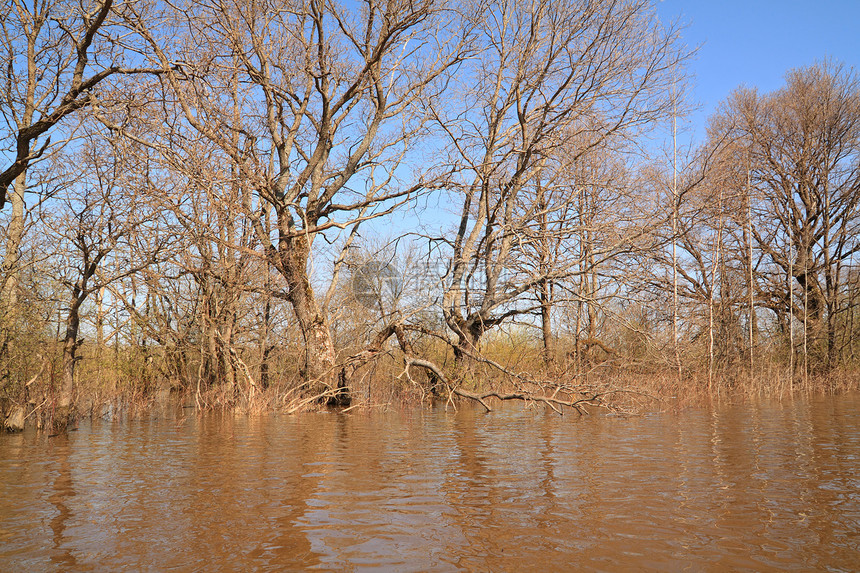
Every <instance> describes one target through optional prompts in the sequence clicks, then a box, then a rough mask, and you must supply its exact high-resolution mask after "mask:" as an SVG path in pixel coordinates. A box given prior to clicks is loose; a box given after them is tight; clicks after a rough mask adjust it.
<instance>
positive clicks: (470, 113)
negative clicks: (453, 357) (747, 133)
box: [437, 1, 683, 357]
mask: <svg viewBox="0 0 860 573" xmlns="http://www.w3.org/2000/svg"><path fill="white" fill-rule="evenodd" d="M478 25H479V30H480V36H479V46H480V48H481V52H480V55H479V56H478V57H477V58H476V59H475V60H474V63H473V66H472V68H471V69H470V71H469V73H466V74H464V75H463V77H462V83H461V84H460V89H461V90H462V94H463V96H462V97H463V99H464V100H465V101H466V105H465V108H464V109H463V108H460V107H453V108H441V109H438V110H437V116H438V118H439V121H440V123H441V124H442V126H443V127H444V129H445V130H446V132H447V134H448V135H449V138H450V156H451V159H450V162H451V164H452V165H453V166H454V170H453V172H452V176H451V177H450V179H449V183H448V185H449V187H450V188H451V189H452V190H454V191H455V192H456V193H457V195H456V196H457V197H458V200H459V201H460V205H461V211H460V215H459V224H458V226H457V228H456V231H455V234H454V238H453V239H452V240H450V248H451V260H450V279H449V283H448V287H447V289H446V291H445V297H444V301H443V311H444V316H445V321H446V323H447V325H448V327H449V328H450V329H451V330H452V331H453V332H454V334H455V335H456V337H457V341H456V343H455V347H456V353H457V355H458V356H460V357H462V356H464V355H466V354H468V353H474V352H476V350H477V348H476V345H477V343H478V341H479V340H480V338H481V336H482V335H483V334H484V333H485V332H486V331H487V330H489V329H491V328H493V327H494V326H497V325H499V324H501V323H502V322H504V321H505V320H507V319H509V318H511V317H512V316H516V315H519V314H522V313H524V312H530V308H529V307H528V305H525V306H524V305H522V304H521V300H522V297H523V295H524V294H525V293H528V292H530V291H532V290H533V289H535V288H544V289H546V285H547V282H548V281H552V280H558V279H561V278H564V277H566V276H568V275H570V274H571V273H572V272H574V271H573V270H572V269H571V268H569V267H568V268H554V269H553V270H552V271H548V270H547V269H546V268H543V269H542V268H541V266H540V265H537V266H536V267H535V268H534V269H533V271H532V272H530V273H526V274H520V275H518V276H517V275H516V274H515V273H513V272H511V271H512V269H514V267H515V265H513V264H512V263H513V258H514V254H515V246H516V245H517V244H518V242H519V241H522V240H523V235H524V230H525V229H526V228H528V227H529V226H530V225H532V223H533V222H534V221H535V220H538V221H540V219H541V218H543V217H545V216H546V209H547V207H546V205H545V201H543V200H542V199H541V198H540V197H537V198H536V200H535V202H534V203H533V204H532V205H531V206H529V208H528V209H526V210H518V209H516V208H515V206H516V205H518V204H519V205H523V204H524V203H525V202H524V201H523V200H522V196H523V194H524V193H525V190H526V189H529V188H531V187H533V186H535V185H536V184H537V183H538V182H539V181H541V172H542V171H544V169H545V166H546V161H547V158H549V157H550V156H552V155H553V154H554V153H556V152H557V151H558V150H566V153H567V161H569V162H570V163H575V162H576V161H577V160H578V157H579V156H582V155H585V154H587V153H588V152H590V151H591V150H592V149H594V148H597V147H600V146H601V145H603V144H604V143H605V142H606V141H607V140H609V139H610V138H614V137H619V136H621V134H628V135H629V134H632V133H633V132H634V131H635V130H637V129H638V128H641V127H643V126H644V125H645V124H647V123H648V122H653V121H654V120H657V119H660V118H662V117H665V116H666V115H667V113H668V112H669V111H670V103H671V97H669V89H668V88H669V86H670V83H671V79H672V74H671V72H672V70H674V69H675V67H676V66H677V64H678V63H679V61H680V60H681V59H682V57H683V56H682V54H681V53H680V52H679V51H678V49H677V46H676V41H675V40H676V33H675V32H676V31H675V30H673V29H668V30H666V29H663V28H662V27H661V26H660V24H659V23H658V22H657V20H656V17H655V15H654V13H653V12H652V11H651V7H650V5H649V3H648V2H645V1H641V2H640V1H634V2H579V1H559V2H524V3H519V2H506V1H499V2H491V3H490V4H489V5H488V6H487V8H486V9H485V11H484V12H483V14H482V15H481V21H480V22H479V24H478ZM577 142H580V143H581V142H587V144H586V145H580V146H577V145H576V143H577ZM558 208H559V206H558V205H556V206H555V207H552V209H558ZM542 209H543V210H542ZM506 273H508V275H507V276H505V275H506ZM541 285H544V286H543V287H541Z"/></svg>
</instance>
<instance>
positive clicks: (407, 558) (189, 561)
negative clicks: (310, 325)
mask: <svg viewBox="0 0 860 573" xmlns="http://www.w3.org/2000/svg"><path fill="white" fill-rule="evenodd" d="M858 567H860V396H857V395H850V396H839V397H835V398H820V399H814V400H811V401H798V402H793V403H782V404H765V405H760V406H755V407H753V406H723V407H714V408H711V409H701V410H690V411H685V412H681V413H678V414H655V415H649V416H643V417H636V418H628V419H624V418H616V417H601V416H595V417H589V418H583V419H577V418H575V417H564V418H560V417H558V416H556V415H554V414H545V413H543V412H535V411H533V410H522V409H520V408H509V409H503V410H501V411H498V412H494V413H492V414H484V413H483V412H480V411H474V410H462V411H460V412H457V413H453V412H447V413H446V412H444V411H442V410H438V411H418V412H407V413H387V414H351V415H339V414H314V415H303V416H263V417H256V418H245V417H233V416H223V415H205V416H201V417H199V418H189V419H187V420H184V419H183V420H161V421H158V420H150V421H143V422H126V423H105V422H102V423H100V422H96V423H93V424H92V425H82V426H81V429H80V430H79V431H78V432H74V433H71V434H69V435H68V436H59V437H56V438H47V437H46V436H44V435H43V434H36V433H25V434H23V435H20V434H19V435H3V436H0V571H42V570H46V571H52V570H53V571H79V570H99V571H102V570H107V571H115V570H129V571H137V570H167V569H173V570H177V571H204V570H205V571H211V570H223V571H234V570H248V569H261V570H284V569H305V568H315V569H321V570H341V569H353V570H354V569H378V570H398V571H409V570H413V571H427V570H431V571H432V570H439V571H449V570H478V571H486V570H492V571H502V570H540V569H543V570H547V569H551V570H557V569H562V568H576V569H583V570H601V571H615V570H628V569H630V568H635V569H637V570H660V571H663V570H696V571H701V570H706V571H725V570H729V569H732V570H755V571H768V570H771V571H785V570H796V571H808V570H834V571H840V570H842V571H853V570H857V568H858Z"/></svg>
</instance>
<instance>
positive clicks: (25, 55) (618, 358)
mask: <svg viewBox="0 0 860 573" xmlns="http://www.w3.org/2000/svg"><path fill="white" fill-rule="evenodd" d="M4 6H5V7H4V9H3V10H2V11H0V12H2V14H0V64H2V67H3V69H4V70H5V73H6V78H5V80H4V82H3V84H4V85H3V89H2V100H0V111H2V115H3V119H4V122H3V123H2V124H0V139H2V148H0V256H2V262H0V293H1V294H0V414H2V419H3V421H4V425H5V426H6V427H7V428H8V429H10V430H20V429H22V428H24V427H25V426H26V427H34V428H41V429H47V430H48V431H49V432H62V430H63V429H65V428H67V427H72V426H74V425H75V424H76V423H77V422H78V421H79V420H81V419H83V418H85V417H94V418H97V419H98V418H100V417H109V416H110V415H111V413H113V412H119V411H144V410H145V409H147V408H150V407H155V406H154V404H163V403H164V402H165V400H169V399H171V397H173V398H177V399H178V400H179V402H181V403H182V404H183V405H184V406H185V408H186V409H192V408H193V409H194V410H196V411H199V412H202V413H207V412H208V414H207V415H211V414H213V412H212V411H215V412H222V413H224V412H229V411H231V410H234V411H236V412H239V413H247V412H250V413H260V412H277V413H298V412H302V411H315V410H324V409H326V408H337V409H340V410H348V409H351V411H353V412H359V411H366V412H376V411H377V410H380V409H384V408H395V409H396V408H406V409H407V410H408V409H410V408H414V409H415V410H416V411H421V410H422V409H425V408H426V409H427V410H428V411H431V410H433V409H434V408H436V407H442V406H445V407H449V408H451V409H452V410H457V409H466V410H468V411H471V409H472V408H475V409H477V410H478V411H480V410H481V409H484V410H496V409H500V411H501V412H508V411H509V406H508V405H506V402H508V401H513V402H517V403H525V404H527V405H532V406H536V407H539V408H540V409H546V410H547V411H549V412H553V411H555V412H558V413H565V412H570V413H574V414H575V413H577V412H578V413H587V412H593V411H610V412H619V411H622V412H628V411H631V410H635V411H643V410H645V411H647V410H648V409H652V408H653V409H660V408H663V407H664V405H665V404H666V403H667V400H668V401H673V402H671V403H672V404H675V403H694V402H697V401H701V400H704V399H706V398H709V397H720V398H729V399H733V398H735V397H740V398H763V397H769V398H778V399H781V398H786V397H790V396H797V395H805V396H808V395H810V394H815V393H818V392H827V393H832V392H837V391H846V390H851V389H856V388H857V387H858V380H860V377H858V373H860V370H858V366H860V362H858V360H860V357H858V353H860V316H858V315H860V307H859V306H858V304H860V267H858V264H857V262H855V256H857V255H858V253H857V251H858V250H860V238H858V237H860V235H858V231H860V205H858V200H860V81H858V76H857V72H856V70H854V69H853V68H851V67H849V66H846V65H843V64H841V63H840V62H839V61H835V60H831V59H822V60H821V61H819V63H816V64H813V65H808V66H805V67H799V68H796V69H789V70H785V75H784V82H783V85H782V87H780V88H778V89H776V90H773V91H768V92H762V91H759V90H756V89H754V88H744V87H740V86H739V87H738V88H737V89H736V90H735V91H734V92H732V94H731V95H730V96H729V97H728V98H727V99H726V100H725V101H723V102H722V103H721V104H720V105H719V106H718V107H716V108H715V109H713V110H707V111H708V113H709V114H710V118H709V119H708V123H707V131H706V135H705V136H704V137H703V138H702V140H701V141H695V142H691V141H690V138H689V137H683V134H682V133H679V125H680V124H682V123H683V122H684V118H685V117H686V115H687V114H688V113H690V111H691V109H692V108H693V104H694V101H693V100H694V98H693V97H692V96H691V87H690V86H691V85H692V82H693V78H692V76H693V74H692V72H691V61H692V59H693V58H694V57H695V47H694V46H688V45H687V44H686V43H685V42H684V40H683V37H682V33H683V27H682V26H681V25H680V24H676V23H672V22H666V21H663V20H661V19H660V18H659V17H658V15H657V12H656V8H655V3H654V2H652V1H651V0H623V1H609V0H596V1H585V0H564V1H548V2H527V1H520V0H463V1H458V2H439V1H436V0H387V1H382V0H381V1H377V0H367V1H365V2H355V3H352V2H347V3H344V4H342V5H341V4H337V3H335V2H330V1H328V0H296V1H290V0H287V1H277V2H275V1H270V0H253V1H252V0H233V1H221V0H180V1H178V2H162V1H156V0H81V1H80V2H68V1H65V0H33V1H30V0H5V1H4ZM822 58H824V55H822ZM201 415H203V414H201ZM314 415H322V414H314ZM416 415H418V414H416ZM428 415H429V414H428ZM202 420H203V419H202V418H201V421H199V422H198V423H203V421H202ZM295 423H299V422H295ZM356 423H357V422H356ZM440 423H442V422H440ZM448 423H449V422H444V424H443V425H445V424H448ZM471 423H472V422H469V424H471ZM70 425H71V426H70ZM447 427H448V426H445V428H447ZM855 427H856V426H855ZM93 431H94V432H95V430H93ZM362 431H366V432H370V433H371V434H372V433H373V432H374V431H375V430H373V429H372V428H371V429H370V430H368V429H366V428H365V429H363V430H362ZM446 431H447V430H446ZM92 435H93V436H95V437H97V434H92ZM446 435H447V434H446ZM452 435H453V434H452ZM60 437H61V438H62V436H60ZM95 437H94V438H93V439H95ZM532 438H534V440H537V441H538V442H539V441H540V440H541V438H540V436H532V437H530V438H528V439H532ZM62 439H66V438H62ZM290 439H292V438H290ZM451 439H454V438H451ZM524 439H525V438H524ZM828 439H829V438H828ZM547 443H549V442H547ZM463 447H469V446H468V444H467V445H466V446H463ZM541 447H543V446H541ZM546 447H549V446H546ZM565 447H567V446H565ZM535 451H538V450H535ZM540 451H543V450H540ZM547 455H550V454H547ZM852 455H853V454H852ZM446 463H448V462H446ZM431 473H432V472H431ZM452 495H453V494H452ZM849 529H850V527H849ZM849 561H850V559H849ZM855 564H856V562H855Z"/></svg>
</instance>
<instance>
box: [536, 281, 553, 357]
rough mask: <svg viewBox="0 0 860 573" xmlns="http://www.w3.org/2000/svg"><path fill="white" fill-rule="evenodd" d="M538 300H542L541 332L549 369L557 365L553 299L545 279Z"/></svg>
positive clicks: (541, 284)
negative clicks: (551, 318) (552, 318)
mask: <svg viewBox="0 0 860 573" xmlns="http://www.w3.org/2000/svg"><path fill="white" fill-rule="evenodd" d="M539 288H540V291H539V293H538V298H539V299H540V320H541V332H542V333H543V356H544V363H545V364H546V365H547V367H552V365H553V364H554V363H555V345H554V344H553V339H552V322H551V320H550V310H551V305H552V302H551V300H550V299H551V297H550V285H549V281H548V280H546V279H544V280H542V281H541V283H540V286H539Z"/></svg>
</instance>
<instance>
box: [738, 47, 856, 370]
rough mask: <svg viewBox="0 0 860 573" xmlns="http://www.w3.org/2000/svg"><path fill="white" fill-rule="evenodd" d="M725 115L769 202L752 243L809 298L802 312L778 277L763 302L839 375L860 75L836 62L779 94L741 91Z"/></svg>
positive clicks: (803, 75)
mask: <svg viewBox="0 0 860 573" xmlns="http://www.w3.org/2000/svg"><path fill="white" fill-rule="evenodd" d="M725 113H726V114H727V115H728V116H729V117H730V118H731V119H732V121H733V125H735V126H737V127H736V133H737V134H738V137H739V138H740V137H743V138H746V139H747V140H748V141H749V154H750V160H749V161H750V163H749V165H750V167H749V169H750V172H749V177H750V185H751V187H752V188H753V189H754V190H755V193H756V195H758V196H759V197H760V198H761V199H760V200H759V201H757V202H755V203H753V209H752V211H753V217H755V218H756V219H757V223H756V224H755V225H751V227H750V233H751V235H752V238H753V240H754V244H755V246H756V248H757V249H758V250H760V251H761V252H762V253H763V254H764V255H766V257H767V259H768V261H769V264H770V265H771V267H772V268H775V269H779V276H786V274H788V275H790V276H791V277H792V279H793V280H792V282H793V283H796V284H797V286H798V287H799V288H800V289H801V292H802V293H803V294H802V297H801V301H800V304H797V303H796V302H795V301H794V297H793V296H792V294H791V291H792V290H793V289H792V288H789V289H788V290H786V288H785V286H784V284H783V282H782V281H781V280H779V279H777V278H775V277H773V278H771V279H769V280H768V281H767V283H766V284H767V286H765V287H763V289H765V292H762V293H761V296H760V298H761V299H762V304H763V305H764V306H767V307H769V308H770V309H771V310H773V311H774V312H775V313H777V315H778V316H781V317H784V321H785V320H787V321H791V320H792V317H794V318H796V319H798V320H800V321H802V323H803V324H804V326H805V328H804V330H805V331H806V333H805V335H804V342H803V344H804V348H807V347H808V346H809V345H810V343H811V342H814V343H815V346H816V347H817V348H819V349H820V356H819V360H820V363H821V365H822V366H823V367H825V368H831V367H833V366H835V365H836V364H837V362H838V359H839V346H838V343H837V324H838V318H839V316H840V314H842V313H843V311H844V307H843V306H842V305H841V302H840V301H841V296H842V292H843V290H844V287H845V280H847V276H848V272H847V269H846V268H845V265H846V263H847V262H848V261H849V260H850V258H851V257H852V255H853V254H854V253H856V252H857V251H858V249H860V243H858V242H857V240H856V238H857V233H858V230H860V227H858V224H860V218H858V201H860V193H859V192H860V146H858V141H860V84H858V79H857V76H856V74H855V72H854V71H853V70H848V69H843V68H841V67H839V66H836V65H833V64H830V63H824V64H817V65H814V66H811V67H808V68H803V69H799V70H795V71H792V72H790V73H789V74H788V75H787V77H786V86H785V87H784V88H782V89H780V90H778V91H776V92H774V93H772V94H767V95H759V94H757V93H755V92H749V91H746V92H744V91H741V92H738V93H737V94H736V95H735V96H734V97H733V99H732V100H730V103H729V106H728V109H727V110H726V111H725ZM783 245H788V246H789V248H788V249H786V248H783ZM809 321H811V328H806V325H807V323H808V322H809ZM813 335H814V336H813ZM805 355H806V353H805Z"/></svg>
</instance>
